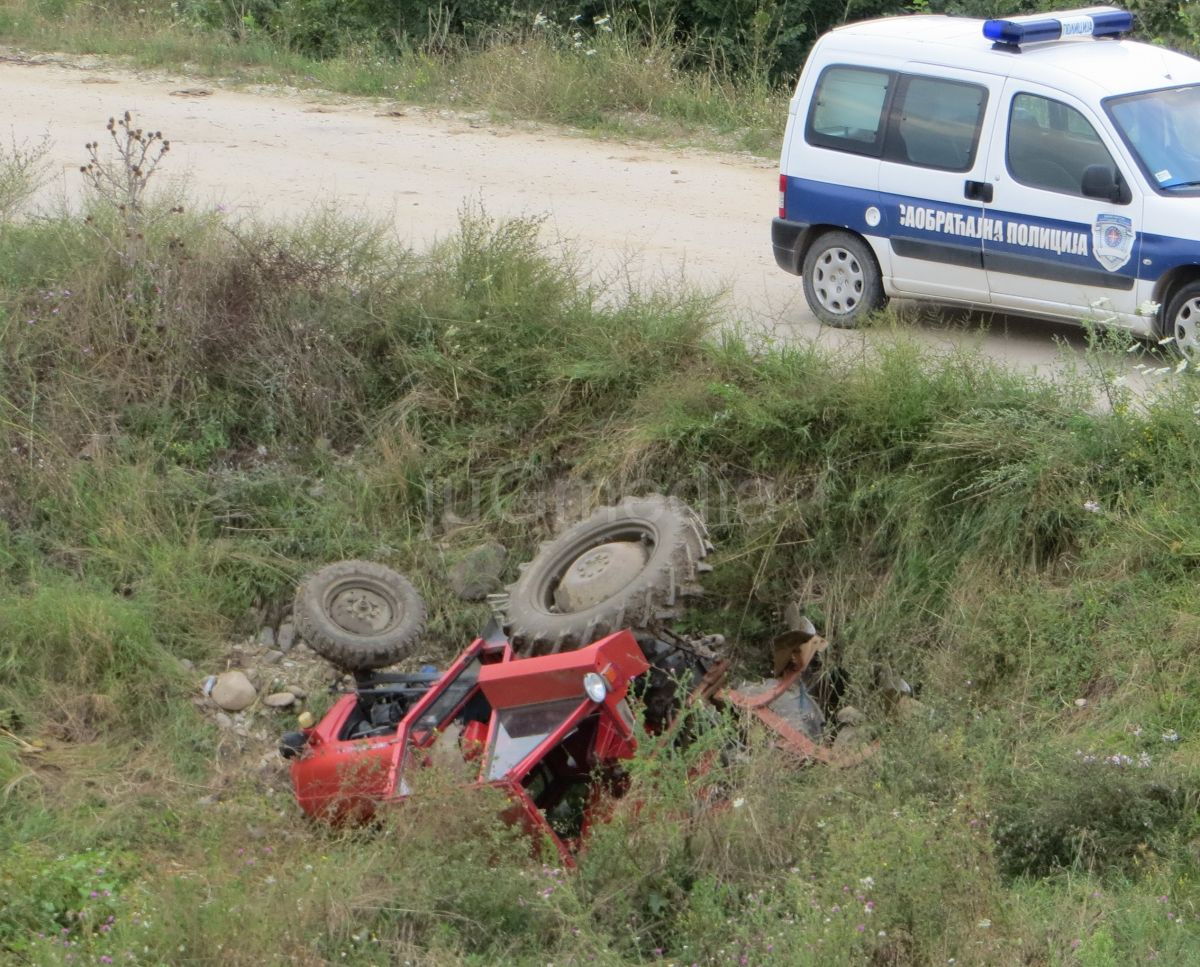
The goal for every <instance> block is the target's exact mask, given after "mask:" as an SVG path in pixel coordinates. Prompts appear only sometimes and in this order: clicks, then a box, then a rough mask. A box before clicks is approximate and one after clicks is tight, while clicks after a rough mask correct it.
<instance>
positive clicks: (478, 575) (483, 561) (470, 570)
mask: <svg viewBox="0 0 1200 967" xmlns="http://www.w3.org/2000/svg"><path fill="white" fill-rule="evenodd" d="M507 560H508V548H506V547H504V546H503V545H501V544H481V545H479V546H478V547H476V548H473V549H472V550H470V551H468V552H467V554H466V556H465V557H464V558H463V559H462V560H461V561H459V562H458V563H457V564H455V565H454V567H452V568H451V569H450V587H451V588H452V589H453V591H454V593H455V594H457V595H458V596H459V597H460V598H462V599H463V600H464V601H482V600H483V599H484V598H486V597H487V596H488V595H489V594H491V593H492V592H494V591H499V590H500V588H501V583H500V573H501V572H502V571H503V570H504V563H505V561H507Z"/></svg>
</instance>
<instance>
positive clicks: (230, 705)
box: [211, 669, 258, 712]
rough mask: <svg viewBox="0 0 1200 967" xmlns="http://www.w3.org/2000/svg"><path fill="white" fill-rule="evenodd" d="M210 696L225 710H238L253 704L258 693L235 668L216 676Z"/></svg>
mask: <svg viewBox="0 0 1200 967" xmlns="http://www.w3.org/2000/svg"><path fill="white" fill-rule="evenodd" d="M211 697H212V700H213V701H214V702H216V704H217V705H219V706H220V707H221V708H223V709H225V711H226V712H240V711H241V710H242V709H244V708H249V707H250V706H251V705H253V704H254V700H255V699H256V698H257V697H258V693H257V692H256V691H255V690H254V686H253V685H251V684H250V679H248V678H247V677H246V675H245V673H244V672H240V671H237V670H236V669H235V670H234V671H228V672H222V673H221V674H220V675H218V676H217V680H216V683H215V684H214V685H213V688H212V693H211Z"/></svg>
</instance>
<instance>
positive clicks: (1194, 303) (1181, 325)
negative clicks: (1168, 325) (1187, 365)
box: [1171, 296, 1200, 362]
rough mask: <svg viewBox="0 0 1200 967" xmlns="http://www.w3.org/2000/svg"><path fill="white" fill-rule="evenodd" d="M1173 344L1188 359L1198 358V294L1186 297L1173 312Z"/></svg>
mask: <svg viewBox="0 0 1200 967" xmlns="http://www.w3.org/2000/svg"><path fill="white" fill-rule="evenodd" d="M1173 328H1174V331H1173V332H1172V333H1171V335H1173V336H1174V337H1175V345H1176V347H1177V348H1178V349H1179V351H1180V352H1181V353H1182V354H1183V355H1184V356H1186V357H1187V358H1188V359H1190V360H1192V361H1193V362H1196V361H1197V359H1200V296H1197V297H1196V298H1194V299H1188V301H1187V302H1185V303H1184V304H1183V305H1182V306H1180V307H1179V311H1178V312H1177V313H1175V323H1174V327H1173Z"/></svg>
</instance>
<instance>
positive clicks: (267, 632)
mask: <svg viewBox="0 0 1200 967" xmlns="http://www.w3.org/2000/svg"><path fill="white" fill-rule="evenodd" d="M258 643H259V644H260V645H262V647H264V648H274V647H275V629H274V628H260V629H259V631H258Z"/></svg>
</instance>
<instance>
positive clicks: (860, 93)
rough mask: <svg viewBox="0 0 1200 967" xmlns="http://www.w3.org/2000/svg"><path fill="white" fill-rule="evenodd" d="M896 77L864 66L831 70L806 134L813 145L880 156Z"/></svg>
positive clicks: (822, 84) (816, 99)
mask: <svg viewBox="0 0 1200 967" xmlns="http://www.w3.org/2000/svg"><path fill="white" fill-rule="evenodd" d="M892 80H893V75H892V74H891V72H889V71H880V70H871V69H869V68H864V67H827V68H826V69H825V71H824V73H822V74H821V77H820V79H819V80H818V81H817V90H816V93H815V94H814V96H813V99H812V109H811V110H810V111H809V114H808V123H807V125H806V130H805V133H804V137H805V140H806V141H808V143H809V144H815V145H817V146H818V147H823V148H835V149H837V150H839V151H850V152H853V153H854V154H869V155H878V154H879V153H880V151H881V150H882V148H883V131H884V123H883V114H884V108H885V107H886V106H887V99H888V92H889V91H890V90H891V87H892Z"/></svg>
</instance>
